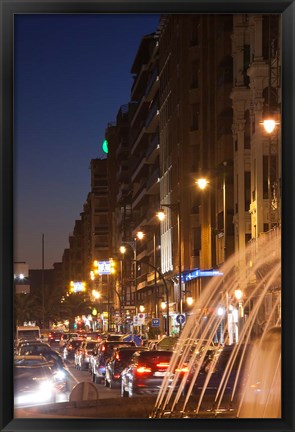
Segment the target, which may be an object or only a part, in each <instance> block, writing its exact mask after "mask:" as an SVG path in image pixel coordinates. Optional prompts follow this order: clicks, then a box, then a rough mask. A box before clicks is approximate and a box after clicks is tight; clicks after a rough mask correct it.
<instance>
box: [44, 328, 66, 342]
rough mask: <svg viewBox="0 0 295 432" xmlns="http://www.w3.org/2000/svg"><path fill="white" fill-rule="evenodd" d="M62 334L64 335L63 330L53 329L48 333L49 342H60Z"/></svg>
mask: <svg viewBox="0 0 295 432" xmlns="http://www.w3.org/2000/svg"><path fill="white" fill-rule="evenodd" d="M62 335H63V332H60V331H53V330H51V331H50V332H49V333H48V343H49V344H50V345H52V344H59V342H60V339H61V337H62Z"/></svg>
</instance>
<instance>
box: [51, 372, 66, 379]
mask: <svg viewBox="0 0 295 432" xmlns="http://www.w3.org/2000/svg"><path fill="white" fill-rule="evenodd" d="M54 377H55V379H57V380H59V381H61V380H64V379H65V378H66V373H65V371H63V370H59V371H57V372H56V373H55V374H54Z"/></svg>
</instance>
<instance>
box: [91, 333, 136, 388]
mask: <svg viewBox="0 0 295 432" xmlns="http://www.w3.org/2000/svg"><path fill="white" fill-rule="evenodd" d="M120 346H121V347H123V346H125V347H128V346H136V345H135V342H121V341H103V342H101V343H100V344H99V346H98V349H97V355H96V356H95V357H94V358H93V359H92V371H91V372H92V381H93V382H96V383H101V381H102V379H103V378H104V377H105V365H106V361H107V359H108V358H109V357H110V356H111V355H112V353H113V350H114V348H116V347H117V348H118V347H120Z"/></svg>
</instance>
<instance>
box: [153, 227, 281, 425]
mask: <svg viewBox="0 0 295 432" xmlns="http://www.w3.org/2000/svg"><path fill="white" fill-rule="evenodd" d="M220 271H221V272H222V273H223V276H222V277H216V278H212V280H211V281H210V283H209V284H208V286H207V287H206V289H205V290H204V291H203V293H202V294H201V297H200V298H199V299H198V301H197V302H196V305H195V307H194V309H193V313H192V314H191V315H190V317H189V319H188V321H187V323H186V325H185V326H184V328H183V330H182V333H181V336H180V338H179V340H178V343H177V345H176V347H175V349H174V354H173V356H172V359H171V362H170V366H169V370H168V373H167V374H166V376H165V377H164V380H163V383H162V386H161V389H160V392H159V394H158V397H157V400H156V403H155V407H154V409H153V412H152V413H151V416H150V417H151V418H197V417H204V416H210V417H218V416H223V417H225V418H226V417H228V418H234V417H239V418H241V417H244V418H270V417H272V418H273V417H275V418H280V416H281V327H280V325H281V309H280V308H281V235H280V229H278V228H277V229H274V230H272V231H270V232H268V233H265V234H263V235H261V236H260V237H259V239H256V240H253V241H252V242H250V243H249V245H248V246H247V248H246V250H245V252H244V253H243V254H239V255H238V254H236V255H234V256H232V257H231V258H229V259H228V260H227V262H226V263H225V264H224V266H223V267H222V268H221V269H220Z"/></svg>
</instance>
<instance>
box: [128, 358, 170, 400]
mask: <svg viewBox="0 0 295 432" xmlns="http://www.w3.org/2000/svg"><path fill="white" fill-rule="evenodd" d="M172 355H173V352H172V351H159V350H143V351H136V352H135V353H134V354H133V356H132V357H131V359H130V360H129V362H128V365H127V366H126V368H125V369H123V371H122V373H121V396H122V397H132V396H133V395H134V394H142V393H148V394H150V393H158V392H159V389H160V387H161V385H162V381H163V379H164V377H165V376H166V375H167V373H168V367H169V364H170V360H171V358H172ZM172 378H173V373H171V379H172ZM175 389H176V387H175Z"/></svg>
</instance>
